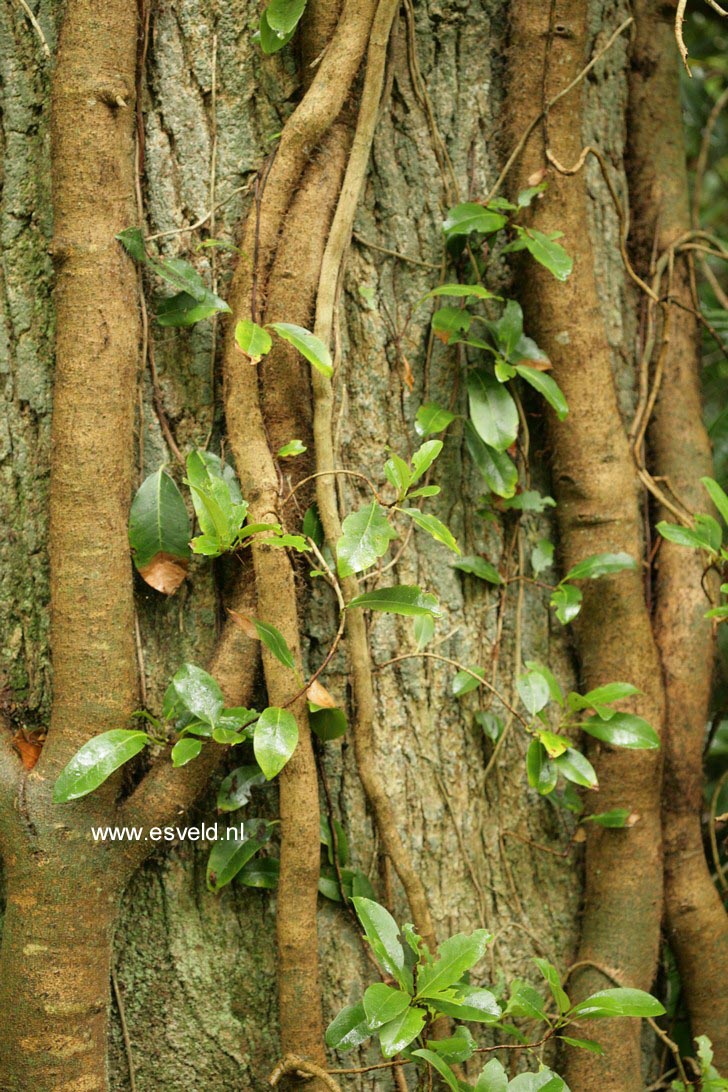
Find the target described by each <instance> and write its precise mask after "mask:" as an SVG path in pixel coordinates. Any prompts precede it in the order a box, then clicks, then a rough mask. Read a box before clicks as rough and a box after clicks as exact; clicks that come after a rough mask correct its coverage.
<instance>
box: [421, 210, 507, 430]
mask: <svg viewBox="0 0 728 1092" xmlns="http://www.w3.org/2000/svg"><path fill="white" fill-rule="evenodd" d="M478 207H480V206H478ZM435 296H452V297H453V298H457V299H467V298H471V297H474V298H475V299H478V300H497V299H500V296H495V295H494V294H493V293H492V292H489V291H488V289H487V288H483V286H482V284H439V285H438V286H437V288H433V289H432V290H431V291H430V292H428V293H427V295H426V296H423V297H422V299H421V300H420V303H424V302H425V300H429V299H432V298H433V297H435ZM438 431H439V429H438Z"/></svg>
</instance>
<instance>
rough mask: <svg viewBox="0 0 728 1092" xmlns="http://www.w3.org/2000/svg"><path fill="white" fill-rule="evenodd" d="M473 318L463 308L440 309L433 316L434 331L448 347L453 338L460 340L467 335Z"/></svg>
mask: <svg viewBox="0 0 728 1092" xmlns="http://www.w3.org/2000/svg"><path fill="white" fill-rule="evenodd" d="M472 321H473V316H472V315H471V314H470V312H469V311H466V310H464V309H463V308H462V307H440V308H439V310H437V311H435V312H434V314H433V316H432V329H433V332H434V333H435V335H436V336H437V337H438V338H439V339H440V341H442V342H444V343H445V345H448V344H449V343H450V341H452V339H453V338H455V339H456V340H458V339H459V337H460V335H461V334H467V332H468V330H469V329H470V324H471V322H472Z"/></svg>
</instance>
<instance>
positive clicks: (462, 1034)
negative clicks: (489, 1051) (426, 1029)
mask: <svg viewBox="0 0 728 1092" xmlns="http://www.w3.org/2000/svg"><path fill="white" fill-rule="evenodd" d="M476 1048H477V1043H476V1042H475V1039H473V1035H472V1032H471V1031H470V1029H469V1028H466V1027H463V1026H462V1025H460V1026H459V1027H457V1028H455V1031H454V1032H453V1034H452V1035H451V1036H449V1037H448V1038H447V1039H430V1040H428V1042H427V1049H428V1050H432V1051H434V1052H435V1054H439V1055H440V1057H442V1058H445V1059H446V1060H447V1061H448V1062H450V1063H455V1064H457V1063H459V1062H465V1061H467V1060H468V1058H471V1057H472V1055H473V1054H474V1053H475V1050H476Z"/></svg>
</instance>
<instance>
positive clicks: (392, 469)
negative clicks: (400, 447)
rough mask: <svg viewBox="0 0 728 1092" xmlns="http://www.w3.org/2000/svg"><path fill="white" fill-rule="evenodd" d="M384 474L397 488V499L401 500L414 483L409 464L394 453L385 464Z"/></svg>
mask: <svg viewBox="0 0 728 1092" xmlns="http://www.w3.org/2000/svg"><path fill="white" fill-rule="evenodd" d="M384 476H385V478H386V479H387V481H388V482H389V484H390V485H392V486H394V488H395V489H396V490H397V499H398V500H401V499H402V497H404V495H405V493H406V492H407V490H408V489H409V487H410V485H411V483H412V470H411V469H410V467H409V465H408V464H407V463H406V462H405V461H404V459H402V458H400V456H399V455H396V454H394V453H393V454H392V455H391V457H390V458H389V459H387V461H386V463H385V464H384Z"/></svg>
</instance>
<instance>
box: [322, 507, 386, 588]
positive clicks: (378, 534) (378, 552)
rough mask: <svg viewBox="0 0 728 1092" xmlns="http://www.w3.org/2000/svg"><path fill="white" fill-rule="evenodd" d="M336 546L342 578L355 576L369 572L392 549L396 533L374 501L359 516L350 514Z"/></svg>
mask: <svg viewBox="0 0 728 1092" xmlns="http://www.w3.org/2000/svg"><path fill="white" fill-rule="evenodd" d="M341 530H342V535H341V538H340V539H339V541H338V543H337V544H336V554H337V568H338V572H339V576H342V577H343V576H353V574H354V573H360V572H362V571H363V570H364V569H368V568H369V567H370V566H371V565H373V564H374V563H375V561H377V560H378V559H379V558H380V557H383V556H384V554H386V552H387V550H388V549H389V544H390V542H391V541H392V540H393V539H395V538H396V537H397V532H396V531H395V530H394V528H393V527H392V525H391V523H390V522H389V521H388V519H387V515H386V513H385V511H384V509H383V508H382V506H381V504H377V502H376V501H372V502H371V504H367V505H366V507H365V508H360V509H359V511H358V512H351V513H350V514H349V515H348V516H347V517H346V519H345V520H344V522H343V524H342V528H341Z"/></svg>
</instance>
